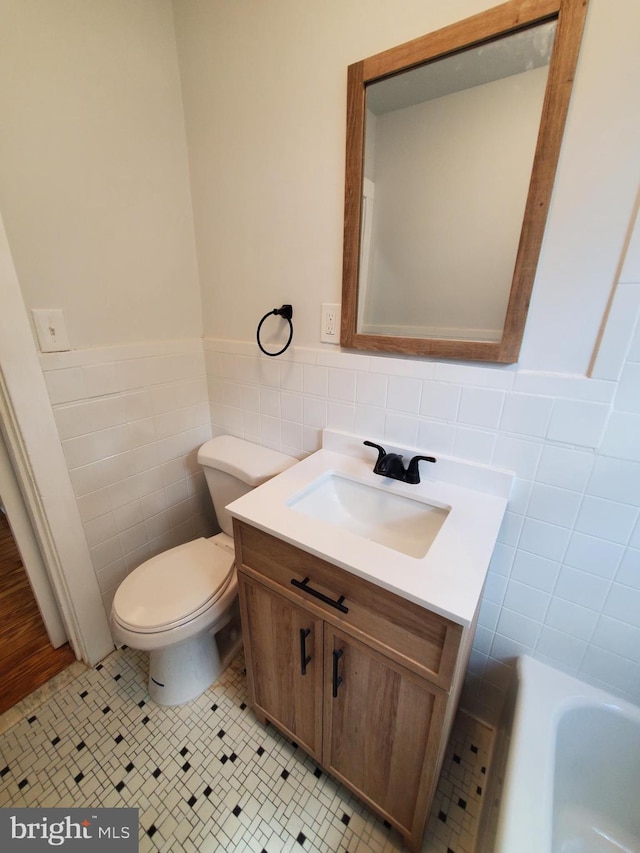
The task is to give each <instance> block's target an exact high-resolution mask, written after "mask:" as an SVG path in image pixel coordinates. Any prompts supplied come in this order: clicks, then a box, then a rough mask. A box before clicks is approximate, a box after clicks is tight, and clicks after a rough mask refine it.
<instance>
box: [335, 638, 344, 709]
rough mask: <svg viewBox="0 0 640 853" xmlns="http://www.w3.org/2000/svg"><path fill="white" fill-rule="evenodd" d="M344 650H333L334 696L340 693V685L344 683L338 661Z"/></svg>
mask: <svg viewBox="0 0 640 853" xmlns="http://www.w3.org/2000/svg"><path fill="white" fill-rule="evenodd" d="M343 654H344V652H343V651H342V649H334V652H333V698H334V699H335V698H336V696H337V695H338V687H340V685H341V684H342V678H341V677H340V676H339V675H338V661H339V660H340V658H341V657H342V655H343Z"/></svg>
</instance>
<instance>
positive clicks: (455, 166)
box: [340, 0, 586, 363]
mask: <svg viewBox="0 0 640 853" xmlns="http://www.w3.org/2000/svg"><path fill="white" fill-rule="evenodd" d="M585 10H586V0H584V2H583V0H528V1H527V2H524V0H511V2H508V3H505V4H503V5H502V6H498V7H495V8H494V9H490V10H488V11H487V12H483V13H481V14H479V15H475V16H474V17H472V18H468V19H466V20H465V21H461V22H459V23H457V24H453V25H452V26H449V27H446V28H445V29H443V30H438V31H437V32H435V33H431V34H429V35H427V36H423V37H422V38H419V39H416V40H414V41H413V42H408V43H407V44H404V45H401V46H400V47H396V48H392V49H391V50H389V51H386V52H384V53H381V54H377V55H376V56H373V57H370V58H369V59H366V60H363V61H362V62H359V63H356V64H355V65H352V66H350V67H349V78H348V104H347V169H346V186H345V241H344V266H343V295H342V327H341V338H340V342H341V344H342V346H344V347H352V348H355V349H366V350H372V351H387V352H397V353H406V354H414V355H425V356H433V357H443V358H463V359H476V360H483V361H495V362H507V363H509V362H515V361H517V358H518V353H519V350H520V344H521V341H522V335H523V333H524V324H525V320H526V314H527V308H528V305H529V299H530V296H531V289H532V286H533V280H534V276H535V270H536V264H537V259H538V254H539V250H540V245H541V243H542V236H543V232H544V225H545V221H546V216H547V210H548V206H549V201H550V196H551V190H552V186H553V178H554V174H555V168H556V164H557V160H558V155H559V151H560V143H561V139H562V130H563V127H564V121H565V117H566V113H567V108H568V103H569V96H570V90H571V83H572V79H573V73H574V70H575V64H576V61H577V54H578V47H579V43H580V38H581V34H582V29H583V25H584V17H585Z"/></svg>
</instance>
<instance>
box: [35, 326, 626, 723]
mask: <svg viewBox="0 0 640 853" xmlns="http://www.w3.org/2000/svg"><path fill="white" fill-rule="evenodd" d="M628 325H629V323H628V318H627V326H628ZM615 343H616V346H617V351H619V352H622V349H623V348H622V347H621V346H620V345H619V340H617V339H616V341H615ZM624 350H625V352H626V359H625V360H624V361H623V362H622V363H620V365H619V367H618V368H617V374H616V377H615V378H612V379H606V378H605V379H603V378H596V379H587V378H584V377H573V376H557V375H548V374H537V373H533V372H531V371H518V370H517V369H516V368H514V367H480V366H474V365H464V364H455V363H451V364H449V363H446V364H444V363H443V364H440V363H434V362H426V361H425V362H421V361H411V360H406V359H402V358H389V357H376V356H370V355H359V354H354V353H341V352H339V351H336V350H333V349H331V350H329V349H327V348H320V349H298V350H295V351H293V352H292V353H291V354H290V353H287V354H286V355H285V356H283V357H282V358H278V359H270V358H266V357H263V356H260V355H259V354H258V351H257V349H256V347H255V346H254V344H253V343H243V342H237V341H214V340H206V341H205V342H204V347H203V343H202V342H201V341H200V340H192V341H180V342H162V343H158V344H153V343H149V344H139V345H136V346H129V347H116V348H108V349H97V350H83V351H75V352H70V353H55V354H50V355H45V356H42V365H43V370H44V373H45V378H46V382H47V387H48V388H49V393H50V397H51V402H52V405H53V408H54V413H55V418H56V423H57V425H58V430H59V433H60V439H61V441H62V445H63V449H64V453H65V458H66V459H67V464H68V466H69V471H70V476H71V480H72V483H73V486H74V489H75V491H76V495H77V498H78V505H79V508H80V513H81V516H82V519H83V521H84V525H85V533H86V536H87V541H88V543H89V546H90V549H91V554H92V557H93V561H94V568H95V571H96V574H97V577H98V580H99V583H100V588H101V590H102V593H103V596H104V600H105V604H106V606H107V607H109V606H110V602H111V597H112V595H113V593H114V591H115V588H116V587H117V585H118V583H120V581H121V580H122V578H123V577H124V576H125V575H126V574H127V573H128V572H129V571H131V569H132V568H134V567H135V566H136V565H137V564H138V563H139V562H141V561H142V560H144V559H146V558H147V557H149V556H151V555H152V554H154V553H157V552H158V551H160V550H163V549H165V548H168V547H171V546H173V545H177V544H179V543H180V542H183V541H186V540H187V539H191V538H193V537H195V536H198V535H208V534H209V533H211V532H213V526H212V525H213V514H212V510H211V506H210V502H209V498H208V494H207V491H206V486H205V484H204V478H203V476H202V474H201V472H200V470H199V467H198V465H197V462H196V458H195V457H196V451H197V448H198V447H199V445H200V444H201V443H202V442H203V441H205V440H206V439H207V438H209V437H210V435H211V434H212V431H213V432H220V431H225V432H230V433H233V434H236V435H240V436H243V437H245V438H247V439H250V440H253V441H257V442H260V443H262V444H265V445H268V446H271V447H275V448H277V449H281V450H283V451H284V452H287V453H290V454H292V455H295V456H299V457H302V456H304V455H305V454H307V453H310V452H313V451H314V450H316V449H317V448H318V447H319V446H320V443H321V430H322V428H323V427H325V426H330V427H333V428H337V429H341V430H345V431H349V432H354V433H356V434H359V435H362V436H363V438H364V437H368V438H372V439H374V440H376V439H377V440H379V441H381V442H384V441H385V440H387V441H394V442H397V443H400V444H409V445H415V446H417V447H419V448H421V449H423V450H425V451H431V452H435V453H445V454H453V455H457V456H461V457H464V458H468V459H472V460H474V461H479V462H483V463H487V464H492V465H495V466H497V467H503V468H508V469H510V470H513V471H515V473H516V479H515V483H514V488H513V491H512V495H511V499H510V502H509V507H508V511H507V514H506V516H505V520H504V523H503V525H502V528H501V531H500V535H499V542H498V545H497V547H496V550H495V553H494V556H493V559H492V562H491V565H490V567H489V573H488V577H487V584H486V589H485V595H484V600H483V602H482V606H481V609H480V616H479V625H478V630H477V635H476V641H475V646H474V653H473V656H472V662H471V666H470V667H469V674H468V677H467V683H466V686H465V693H464V699H463V701H464V703H465V704H466V706H467V707H469V708H470V709H471V710H472V711H473V712H474V713H476V714H478V715H480V716H482V717H484V718H485V719H487V720H488V721H489V722H491V721H493V720H495V716H496V713H497V710H498V708H499V706H500V704H501V701H502V697H503V693H504V686H505V684H506V676H505V673H508V670H509V666H510V665H511V663H512V661H513V657H514V655H517V654H522V653H527V654H533V655H534V656H537V657H539V658H541V659H544V660H546V661H549V662H551V663H553V664H554V665H555V666H558V667H560V668H562V669H565V670H567V671H569V672H571V673H573V674H576V675H578V676H579V677H582V678H585V679H587V680H589V681H591V682H594V683H598V684H601V685H602V686H605V687H606V688H607V689H609V690H612V691H614V692H618V693H620V694H622V695H624V696H626V697H628V698H631V699H632V700H635V701H640V659H639V658H640V654H639V653H638V651H637V650H638V648H639V644H638V639H639V638H640V617H638V613H640V446H639V444H638V441H639V439H638V436H639V435H640V429H639V427H640V421H639V418H640V332H639V331H637V330H636V332H635V337H634V338H633V339H632V340H630V341H629V342H628V345H627V346H626V348H624ZM618 354H619V353H618ZM620 357H621V356H620ZM613 361H614V360H613V359H610V364H609V365H608V368H607V369H608V371H609V374H610V375H613V374H614V373H616V369H615V364H614V363H613ZM618 376H619V381H618V379H617V377H618Z"/></svg>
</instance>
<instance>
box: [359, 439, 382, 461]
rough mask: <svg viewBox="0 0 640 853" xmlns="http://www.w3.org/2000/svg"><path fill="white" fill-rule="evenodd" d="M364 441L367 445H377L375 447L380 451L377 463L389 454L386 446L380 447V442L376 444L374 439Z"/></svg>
mask: <svg viewBox="0 0 640 853" xmlns="http://www.w3.org/2000/svg"><path fill="white" fill-rule="evenodd" d="M362 443H363V444H366V445H367V447H375V449H376V450H377V451H378V461H377V462H376V465H377V464H378V462H380V461H381V460H382V459H384V457H385V456H386V455H387V451H386V450H385V449H384V447H380V445H379V444H374V443H373V442H372V441H363V442H362Z"/></svg>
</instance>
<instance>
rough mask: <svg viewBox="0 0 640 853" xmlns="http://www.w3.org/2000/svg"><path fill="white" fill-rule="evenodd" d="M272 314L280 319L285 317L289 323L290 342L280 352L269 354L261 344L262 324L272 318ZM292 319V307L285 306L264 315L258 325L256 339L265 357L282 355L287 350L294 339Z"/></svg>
mask: <svg viewBox="0 0 640 853" xmlns="http://www.w3.org/2000/svg"><path fill="white" fill-rule="evenodd" d="M272 314H276V315H277V316H279V317H284V319H285V320H286V321H287V322H288V323H289V340H288V341H287V342H286V344H285V345H284V346H283V347H282V349H280V350H278V352H267V350H266V349H265V348H264V347H263V346H262V343H261V342H260V329H261V328H262V324H263V323H264V321H265V320H266V319H267V317H271V315H272ZM292 317H293V307H292V306H291V305H283V306H282V307H281V308H274V309H273V311H269V312H268V313H267V314H265V315H264V317H263V318H262V320H260V322H259V323H258V330H257V332H256V338H257V340H258V346H259V347H260V349H261V350H262V352H263V353H264V354H265V355H271V356H274V355H282V353H283V352H284V351H285V350H286V349H287V347H288V346H289V344H290V343H291V341H292V339H293V323H292V322H291V318H292Z"/></svg>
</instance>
